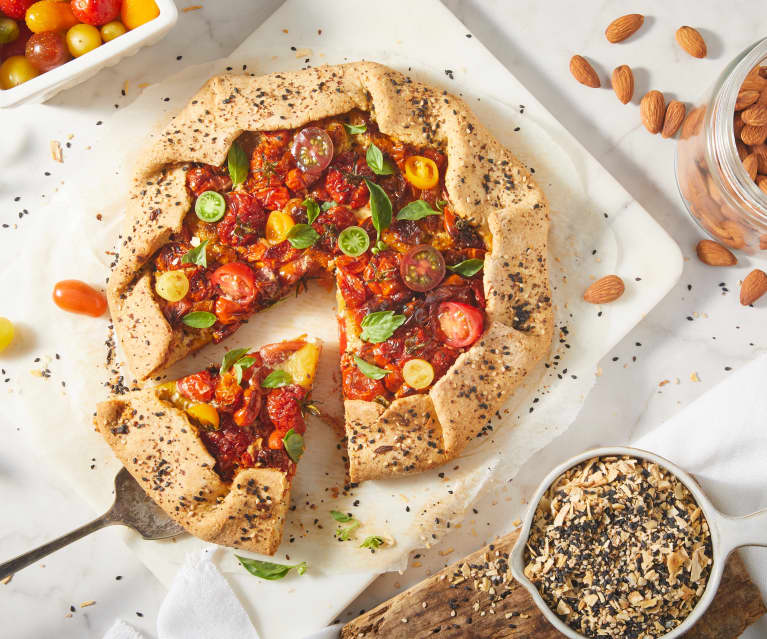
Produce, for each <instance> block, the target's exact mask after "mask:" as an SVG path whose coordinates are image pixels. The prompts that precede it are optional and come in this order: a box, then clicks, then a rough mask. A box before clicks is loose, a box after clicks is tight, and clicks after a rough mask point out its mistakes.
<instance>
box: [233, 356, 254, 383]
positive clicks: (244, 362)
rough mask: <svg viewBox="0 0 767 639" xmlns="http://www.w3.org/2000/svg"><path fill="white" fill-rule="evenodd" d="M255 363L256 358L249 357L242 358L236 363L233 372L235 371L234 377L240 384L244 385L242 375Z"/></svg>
mask: <svg viewBox="0 0 767 639" xmlns="http://www.w3.org/2000/svg"><path fill="white" fill-rule="evenodd" d="M255 363H256V358H255V357H248V356H247V355H246V356H245V357H240V359H238V360H237V361H236V362H235V363H234V366H232V370H233V371H234V376H235V377H236V378H237V383H238V384H241V383H242V374H243V373H244V372H245V370H246V369H248V368H250V367H251V366H253V364H255Z"/></svg>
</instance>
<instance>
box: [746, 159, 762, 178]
mask: <svg viewBox="0 0 767 639" xmlns="http://www.w3.org/2000/svg"><path fill="white" fill-rule="evenodd" d="M743 168H744V169H746V173H748V177H750V178H751V179H752V180H755V179H756V174H757V172H758V171H759V160H758V159H757V158H756V153H751V154H749V155H747V156H746V157H745V158H744V160H743Z"/></svg>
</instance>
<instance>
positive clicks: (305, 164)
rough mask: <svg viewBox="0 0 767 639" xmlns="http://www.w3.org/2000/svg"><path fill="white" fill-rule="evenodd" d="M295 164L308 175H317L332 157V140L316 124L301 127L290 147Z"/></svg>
mask: <svg viewBox="0 0 767 639" xmlns="http://www.w3.org/2000/svg"><path fill="white" fill-rule="evenodd" d="M290 152H291V153H292V154H293V157H294V158H295V159H296V164H298V167H299V168H300V169H301V170H302V171H303V172H304V173H309V174H310V175H314V176H316V175H319V174H320V173H322V171H324V170H325V169H326V168H327V167H328V165H329V164H330V161H331V160H332V159H333V140H331V139H330V136H329V135H328V134H327V132H326V131H324V130H323V129H320V128H319V127H316V126H309V127H306V128H305V129H301V131H299V132H298V134H297V135H296V137H295V138H294V139H293V146H292V147H291V149H290Z"/></svg>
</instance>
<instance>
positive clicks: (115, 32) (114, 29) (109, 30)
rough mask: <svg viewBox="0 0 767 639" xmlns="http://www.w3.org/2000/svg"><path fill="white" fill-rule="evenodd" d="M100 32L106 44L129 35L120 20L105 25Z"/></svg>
mask: <svg viewBox="0 0 767 639" xmlns="http://www.w3.org/2000/svg"><path fill="white" fill-rule="evenodd" d="M99 31H101V39H102V40H103V41H104V42H110V41H111V40H114V39H115V38H119V37H120V36H121V35H123V34H124V33H127V31H128V30H127V29H126V28H125V25H124V24H123V23H122V22H120V21H119V20H112V22H107V23H106V24H105V25H103V26H102V27H101V29H99Z"/></svg>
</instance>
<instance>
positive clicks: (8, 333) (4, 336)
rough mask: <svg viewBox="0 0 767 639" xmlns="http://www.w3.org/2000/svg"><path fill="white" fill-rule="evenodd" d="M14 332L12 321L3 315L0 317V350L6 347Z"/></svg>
mask: <svg viewBox="0 0 767 639" xmlns="http://www.w3.org/2000/svg"><path fill="white" fill-rule="evenodd" d="M15 334H16V329H14V328H13V322H11V320H9V319H7V318H5V317H0V351H4V350H5V349H6V348H8V345H9V344H10V343H11V342H12V341H13V336H14V335H15Z"/></svg>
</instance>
